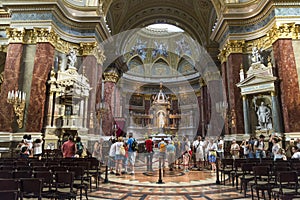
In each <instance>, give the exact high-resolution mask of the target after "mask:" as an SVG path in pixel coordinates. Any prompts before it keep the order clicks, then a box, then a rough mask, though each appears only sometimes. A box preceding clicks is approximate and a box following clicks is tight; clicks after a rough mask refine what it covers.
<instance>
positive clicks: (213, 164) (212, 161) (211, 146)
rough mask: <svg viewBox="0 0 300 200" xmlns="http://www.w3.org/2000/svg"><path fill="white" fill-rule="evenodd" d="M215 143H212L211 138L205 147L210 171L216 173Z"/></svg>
mask: <svg viewBox="0 0 300 200" xmlns="http://www.w3.org/2000/svg"><path fill="white" fill-rule="evenodd" d="M217 149H218V147H217V143H216V142H214V141H213V139H212V138H210V139H209V143H208V145H207V150H208V161H209V163H210V164H211V169H212V170H213V171H216V169H217V168H216V159H217Z"/></svg>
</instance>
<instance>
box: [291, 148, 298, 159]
mask: <svg viewBox="0 0 300 200" xmlns="http://www.w3.org/2000/svg"><path fill="white" fill-rule="evenodd" d="M292 152H293V155H292V159H300V152H299V149H298V147H297V146H294V147H292Z"/></svg>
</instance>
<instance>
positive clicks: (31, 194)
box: [20, 178, 43, 200]
mask: <svg viewBox="0 0 300 200" xmlns="http://www.w3.org/2000/svg"><path fill="white" fill-rule="evenodd" d="M42 188H43V181H42V179H39V178H21V179H20V199H21V200H22V199H23V198H24V197H25V198H38V199H39V200H41V199H42Z"/></svg>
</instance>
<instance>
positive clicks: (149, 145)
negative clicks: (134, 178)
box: [145, 136, 154, 171]
mask: <svg viewBox="0 0 300 200" xmlns="http://www.w3.org/2000/svg"><path fill="white" fill-rule="evenodd" d="M153 145H154V143H153V141H152V136H149V138H148V139H147V140H146V141H145V150H146V165H147V171H153V168H152V160H153V154H154V152H153Z"/></svg>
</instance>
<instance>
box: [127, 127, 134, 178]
mask: <svg viewBox="0 0 300 200" xmlns="http://www.w3.org/2000/svg"><path fill="white" fill-rule="evenodd" d="M128 137H129V139H128V140H127V145H128V167H129V168H130V170H131V172H130V173H129V174H130V175H134V164H135V157H136V147H135V146H134V144H135V142H136V141H135V138H133V134H132V133H131V132H130V133H128Z"/></svg>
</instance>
